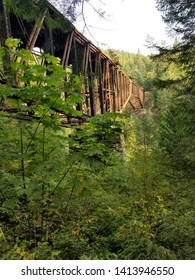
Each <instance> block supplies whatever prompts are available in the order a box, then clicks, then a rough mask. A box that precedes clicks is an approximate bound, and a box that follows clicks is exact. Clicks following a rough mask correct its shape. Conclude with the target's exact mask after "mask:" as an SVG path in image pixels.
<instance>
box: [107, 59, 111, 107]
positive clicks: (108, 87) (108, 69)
mask: <svg viewBox="0 0 195 280" xmlns="http://www.w3.org/2000/svg"><path fill="white" fill-rule="evenodd" d="M106 105H107V106H106V111H107V112H111V111H112V100H111V94H110V65H109V61H108V60H106Z"/></svg>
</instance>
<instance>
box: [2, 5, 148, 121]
mask: <svg viewBox="0 0 195 280" xmlns="http://www.w3.org/2000/svg"><path fill="white" fill-rule="evenodd" d="M18 2H21V3H22V2H25V1H22V0H20V1H18ZM36 2H37V4H35V3H36ZM5 3H6V0H0V44H1V45H2V44H3V42H4V41H5V39H6V38H8V37H10V36H11V37H13V38H20V39H21V41H22V42H23V46H22V47H24V48H26V49H28V50H30V51H33V50H34V49H35V48H37V47H38V48H39V49H41V50H42V51H44V52H46V53H50V54H51V55H54V56H56V57H59V58H60V60H61V64H62V65H63V68H64V69H66V70H67V69H70V70H71V71H72V73H74V74H78V75H82V76H83V77H84V79H83V81H84V84H83V90H82V95H83V102H82V104H80V110H82V111H83V114H84V115H87V116H95V115H97V114H103V113H105V112H122V111H123V109H124V108H125V107H126V105H127V103H129V102H130V103H131V105H132V107H133V108H134V109H141V108H143V106H144V90H143V88H141V87H139V86H138V85H136V83H135V82H134V81H133V80H131V79H130V78H129V77H128V76H127V75H126V74H125V73H124V72H123V71H122V70H121V69H120V67H119V66H118V65H116V63H114V62H113V61H112V60H111V59H110V58H109V57H108V56H107V55H105V54H104V53H103V52H102V51H101V50H100V49H99V48H97V47H96V46H95V45H94V44H93V43H91V42H90V41H89V40H88V39H87V38H86V37H85V36H83V35H82V34H81V33H80V32H79V31H78V30H76V28H75V27H74V26H73V25H72V24H71V23H70V21H68V20H67V19H66V18H65V17H64V16H63V15H62V14H60V13H59V12H58V11H57V10H56V9H55V8H54V7H53V6H52V5H51V4H49V3H48V2H47V1H45V0H43V1H31V6H29V11H27V13H28V12H29V14H30V13H31V12H32V10H33V9H34V10H35V12H37V16H36V19H30V20H29V19H28V20H27V18H26V16H23V14H21V13H20V12H19V11H13V10H9V9H7V7H6V4H5ZM29 3H30V1H29ZM39 3H40V4H39ZM18 5H20V3H18Z"/></svg>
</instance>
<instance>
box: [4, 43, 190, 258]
mask: <svg viewBox="0 0 195 280" xmlns="http://www.w3.org/2000/svg"><path fill="white" fill-rule="evenodd" d="M19 43H20V42H19V41H18V40H14V39H9V40H8V41H7V43H6V46H7V47H6V48H3V47H1V49H0V55H1V56H0V67H1V73H2V79H1V81H2V83H1V85H0V87H1V90H0V93H1V107H0V108H1V112H0V151H1V160H0V258H1V259H17V260H21V259H37V260H38V259H52V260H54V259H55V260H56V259H58V260H59V259H75V260H77V259H87V260H90V259H122V260H123V259H157V260H158V259H194V257H195V247H194V244H195V242H194V241H195V240H194V236H195V224H194V214H195V208H194V205H195V203H194V187H193V186H194V176H193V170H194V165H193V164H194V157H193V154H194V150H193V147H194V146H193V145H192V143H193V142H192V135H193V133H194V129H193V130H189V128H190V127H192V126H191V122H192V116H193V114H192V113H193V108H194V106H193V99H192V95H189V96H188V95H185V98H186V99H185V102H186V103H185V102H184V100H183V98H184V96H182V95H180V96H179V97H177V98H175V97H176V93H177V90H178V89H180V88H182V86H181V85H179V86H178V87H176V86H173V87H171V88H169V90H168V91H167V90H166V89H159V88H157V84H158V83H156V81H157V78H158V77H160V78H162V79H164V80H166V79H168V78H172V76H174V77H176V78H177V77H178V75H179V74H178V72H179V71H178V68H177V66H176V65H175V64H174V63H172V65H171V67H172V69H175V70H174V71H172V70H170V71H166V72H164V71H161V69H164V68H163V66H164V62H158V63H159V65H160V66H161V67H162V68H161V69H159V71H158V72H156V71H155V70H154V68H153V70H152V71H154V84H152V83H151V85H152V87H151V91H152V93H153V90H154V89H156V92H155V94H156V95H154V96H155V98H156V100H155V106H157V107H155V108H154V111H153V114H149V115H147V114H140V115H134V114H132V113H131V112H130V113H129V114H127V113H126V114H125V116H121V115H118V114H113V113H106V114H104V115H101V116H96V117H93V118H91V119H89V120H87V123H86V124H84V125H79V126H76V127H72V128H64V127H62V125H63V122H61V121H60V118H61V116H62V115H61V114H62V113H63V115H64V116H68V117H80V116H81V112H79V111H78V110H76V108H77V104H78V103H80V102H81V100H82V98H81V95H80V91H81V81H80V78H79V77H78V76H74V75H71V74H70V73H66V72H64V70H63V69H62V67H61V66H60V65H59V64H58V59H56V58H54V57H52V56H50V55H46V54H42V55H41V56H40V57H39V59H38V60H36V62H38V63H35V58H34V56H32V55H31V54H30V53H29V52H28V51H26V50H23V49H18V44H19ZM5 62H6V63H5ZM40 62H41V63H40ZM152 67H153V66H152ZM171 75H172V76H171ZM144 77H145V78H144V81H143V82H144V83H146V82H147V75H145V76H144ZM64 92H66V96H67V98H66V99H65V98H64ZM67 93H68V94H67ZM188 98H189V99H188ZM172 100H174V104H172V105H171V102H172ZM165 101H166V102H165ZM164 103H166V104H165V107H162V106H163V104H164ZM26 104H27V105H26ZM181 104H182V106H183V107H182V109H183V110H181V111H180V108H181V107H180V106H181ZM184 104H185V105H184ZM189 117H190V118H189ZM27 120H28V121H27ZM122 131H124V139H125V145H126V152H125V154H122V152H121V150H120V144H119V139H120V135H121V132H122ZM180 143H181V144H182V145H181V144H180ZM183 173H185V176H183Z"/></svg>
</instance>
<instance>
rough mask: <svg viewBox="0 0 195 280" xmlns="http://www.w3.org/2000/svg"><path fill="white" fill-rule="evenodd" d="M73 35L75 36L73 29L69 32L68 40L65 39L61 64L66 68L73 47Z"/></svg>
mask: <svg viewBox="0 0 195 280" xmlns="http://www.w3.org/2000/svg"><path fill="white" fill-rule="evenodd" d="M73 36H74V30H72V31H71V33H69V34H68V36H67V37H66V41H65V46H64V53H63V57H62V61H61V64H62V66H63V68H64V69H65V70H66V68H67V66H68V60H69V57H70V50H71V47H72V40H73Z"/></svg>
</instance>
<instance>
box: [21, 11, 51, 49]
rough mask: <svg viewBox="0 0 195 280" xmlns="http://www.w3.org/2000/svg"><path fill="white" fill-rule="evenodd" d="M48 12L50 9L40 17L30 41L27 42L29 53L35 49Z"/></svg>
mask: <svg viewBox="0 0 195 280" xmlns="http://www.w3.org/2000/svg"><path fill="white" fill-rule="evenodd" d="M47 12H48V9H45V12H44V13H43V15H40V16H39V17H38V19H37V21H36V22H35V25H34V27H33V30H32V32H31V34H30V37H29V40H28V42H27V46H26V49H28V50H29V51H32V50H33V48H34V47H35V44H36V41H37V38H38V36H39V33H40V31H41V28H42V25H43V22H44V20H45V17H46V14H47Z"/></svg>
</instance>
